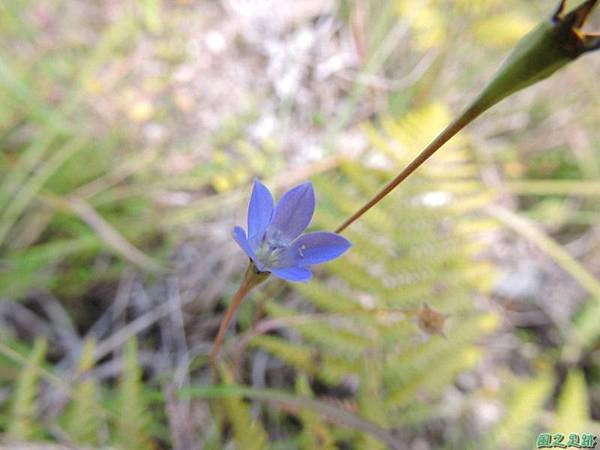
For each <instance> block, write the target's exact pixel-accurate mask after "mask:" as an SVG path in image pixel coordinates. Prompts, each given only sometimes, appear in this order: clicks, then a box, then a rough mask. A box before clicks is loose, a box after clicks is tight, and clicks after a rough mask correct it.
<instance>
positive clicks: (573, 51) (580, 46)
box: [335, 0, 600, 233]
mask: <svg viewBox="0 0 600 450" xmlns="http://www.w3.org/2000/svg"><path fill="white" fill-rule="evenodd" d="M597 2H598V0H587V1H585V2H584V3H582V4H581V5H579V6H578V7H577V8H575V9H574V10H573V11H571V12H570V13H568V14H565V13H564V10H565V4H566V0H561V2H560V4H559V7H558V9H557V11H556V12H555V13H554V15H553V16H552V18H551V20H549V21H544V22H542V23H541V24H539V25H538V26H537V27H536V28H534V29H533V30H532V31H531V32H529V33H528V34H527V35H526V36H525V37H523V38H522V39H521V40H520V41H519V42H518V43H517V45H516V47H515V48H514V50H513V51H512V53H511V54H510V55H509V57H508V59H507V60H506V61H505V62H504V64H503V65H502V66H501V67H500V69H499V70H498V72H497V73H496V76H495V77H494V78H493V79H492V80H491V81H490V82H489V83H488V85H487V86H486V87H485V88H484V89H483V91H482V92H481V94H480V95H479V96H478V97H477V98H476V99H475V100H474V101H473V102H472V103H471V104H470V106H468V107H467V108H466V109H465V111H464V112H463V113H462V114H460V115H459V116H458V117H456V118H455V119H454V120H453V121H452V122H451V123H450V125H448V126H447V127H446V129H444V130H443V131H442V132H441V133H440V134H439V135H438V136H437V137H436V138H435V139H434V140H433V141H432V142H431V143H430V144H429V145H428V146H427V147H425V149H424V150H423V151H422V152H421V153H420V154H419V155H418V156H417V157H416V158H415V159H414V160H413V161H412V162H411V163H410V164H409V165H408V166H406V168H404V169H403V170H402V171H401V172H400V173H399V174H398V175H397V176H396V177H395V178H394V179H393V180H392V181H390V182H389V183H388V184H387V185H385V186H384V187H383V188H382V189H381V190H380V191H379V192H378V193H377V194H376V195H375V196H374V197H373V198H372V199H371V200H369V201H368V202H367V203H366V204H365V205H364V206H362V207H361V208H360V209H359V210H358V211H357V212H356V213H354V214H353V215H352V216H351V217H350V218H348V219H347V220H346V221H345V222H344V223H343V224H342V225H340V226H339V227H338V228H337V229H336V230H335V231H336V233H341V232H342V231H344V230H345V229H346V228H347V227H348V226H349V225H351V224H352V223H353V222H354V221H356V220H357V219H358V218H359V217H361V216H362V215H363V214H364V213H366V212H367V211H368V210H369V209H371V208H372V207H373V206H374V205H376V204H377V203H379V202H380V201H381V200H382V199H383V198H384V197H385V196H386V195H388V194H389V193H390V192H392V191H393V190H394V188H396V186H398V185H399V184H400V183H401V182H402V181H404V180H405V179H406V178H407V177H408V176H409V175H410V174H412V173H413V172H414V171H415V170H416V169H417V168H418V167H419V166H420V165H421V164H423V163H424V162H425V161H427V160H428V159H429V158H430V157H431V156H432V155H433V154H434V153H435V152H436V151H437V150H439V149H440V147H442V146H443V145H444V144H445V143H446V142H448V140H450V139H451V138H452V137H453V136H454V135H456V134H457V133H458V132H459V131H460V130H462V129H463V128H464V127H465V126H467V125H468V124H469V123H471V122H472V121H473V120H475V119H476V118H477V117H478V116H479V115H481V114H482V113H483V112H485V111H486V110H487V109H489V108H491V107H492V106H494V105H495V104H496V103H498V102H500V101H501V100H503V99H504V98H506V97H508V96H509V95H511V94H513V93H515V92H517V91H520V90H522V89H525V88H526V87H528V86H531V85H532V84H535V83H537V82H538V81H541V80H543V79H546V78H548V77H549V76H550V75H552V74H553V73H554V72H556V71H557V70H558V69H560V68H561V67H564V66H565V65H567V64H569V63H570V62H571V61H573V60H575V59H576V58H578V57H579V56H581V55H582V54H583V53H586V52H590V51H594V50H598V49H599V48H600V34H590V33H587V34H586V33H583V32H582V30H581V27H582V26H583V25H584V23H585V21H586V20H587V18H588V16H589V14H590V13H591V11H592V10H593V8H594V7H595V6H596V3H597Z"/></svg>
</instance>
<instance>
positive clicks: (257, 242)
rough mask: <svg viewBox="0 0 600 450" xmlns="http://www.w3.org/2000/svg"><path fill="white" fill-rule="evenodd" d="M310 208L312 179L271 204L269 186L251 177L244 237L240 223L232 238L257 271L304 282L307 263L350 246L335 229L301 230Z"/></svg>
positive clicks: (326, 258)
mask: <svg viewBox="0 0 600 450" xmlns="http://www.w3.org/2000/svg"><path fill="white" fill-rule="evenodd" d="M314 211H315V193H314V190H313V187H312V183H310V182H307V183H303V184H301V185H299V186H296V187H295V188H292V189H290V190H289V191H287V192H286V193H285V194H283V197H281V199H280V200H279V203H277V205H276V206H275V205H274V201H273V196H272V195H271V192H269V189H267V187H266V186H265V185H264V184H262V183H261V182H260V181H259V180H257V179H255V180H254V188H253V189H252V196H251V198H250V204H249V205H248V237H246V232H245V231H244V230H243V229H242V228H241V227H235V228H234V229H233V238H234V239H235V241H236V242H237V243H238V245H239V246H240V247H241V248H242V250H244V252H246V254H247V255H248V256H249V257H250V259H251V260H252V261H253V263H254V265H255V266H256V269H257V270H258V271H259V272H271V273H272V274H273V275H275V276H276V277H279V278H282V279H284V280H288V281H304V282H306V281H308V280H310V278H311V276H312V273H311V271H310V270H309V266H311V265H313V264H319V263H323V262H326V261H329V260H331V259H334V258H337V257H338V256H340V255H341V254H342V253H344V252H345V251H346V250H348V249H349V248H350V246H351V244H350V242H349V241H348V240H347V239H345V238H344V237H342V236H340V235H339V234H335V233H328V232H325V231H318V232H315V233H307V234H302V232H303V231H304V230H305V229H306V227H307V226H308V224H309V223H310V221H311V219H312V216H313V213H314ZM301 234H302V235H301Z"/></svg>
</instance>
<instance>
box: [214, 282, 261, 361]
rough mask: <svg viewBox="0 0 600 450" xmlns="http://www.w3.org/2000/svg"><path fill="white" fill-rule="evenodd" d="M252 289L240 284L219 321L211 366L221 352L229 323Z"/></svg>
mask: <svg viewBox="0 0 600 450" xmlns="http://www.w3.org/2000/svg"><path fill="white" fill-rule="evenodd" d="M251 289H252V286H250V285H248V284H246V283H244V284H242V285H241V286H240V287H239V289H238V290H237V292H236V293H235V295H234V296H233V299H232V300H231V305H229V308H227V312H226V313H225V317H223V320H222V321H221V325H219V332H218V333H217V337H216V338H215V343H214V344H213V349H212V352H211V353H210V360H211V361H212V363H213V365H215V363H216V361H217V358H218V357H219V352H220V351H221V346H222V345H223V339H224V338H225V333H227V328H228V327H229V323H230V322H231V319H233V316H234V314H235V312H236V311H237V309H238V308H239V306H240V305H241V304H242V300H244V298H245V297H246V295H247V294H248V292H250V290H251Z"/></svg>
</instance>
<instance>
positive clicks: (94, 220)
mask: <svg viewBox="0 0 600 450" xmlns="http://www.w3.org/2000/svg"><path fill="white" fill-rule="evenodd" d="M44 200H45V201H46V202H47V203H49V204H50V205H52V206H54V207H55V208H57V209H61V210H63V211H69V212H72V213H74V214H76V215H77V216H78V217H79V218H81V220H83V221H84V222H85V223H87V224H88V225H89V226H90V227H91V228H92V229H93V230H94V231H95V232H96V233H98V236H100V238H101V239H102V240H103V241H104V242H105V243H106V245H108V246H109V247H110V248H112V249H113V250H114V251H115V252H117V253H118V254H119V255H121V256H122V257H123V258H125V259H126V260H128V261H130V262H132V263H133V264H135V265H137V266H139V267H141V268H143V269H145V270H148V271H151V272H162V271H164V270H165V267H163V265H162V264H160V263H159V262H158V261H156V260H154V259H153V258H151V257H149V256H148V255H146V254H145V253H144V252H142V251H141V250H139V249H138V248H136V247H135V246H134V245H133V244H131V243H130V242H129V241H128V240H127V239H125V238H124V237H123V235H121V233H119V232H118V231H117V230H116V229H115V228H114V227H113V226H112V225H110V224H109V223H108V222H106V221H105V220H104V219H103V218H102V216H101V215H100V214H98V213H97V212H96V210H95V209H94V208H92V207H91V206H90V205H89V204H87V203H86V202H84V201H83V200H81V199H79V198H74V197H67V198H63V197H59V196H56V195H49V194H46V195H45V196H44Z"/></svg>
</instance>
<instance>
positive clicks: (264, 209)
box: [248, 177, 275, 239]
mask: <svg viewBox="0 0 600 450" xmlns="http://www.w3.org/2000/svg"><path fill="white" fill-rule="evenodd" d="M274 203H275V202H274V200H273V195H272V194H271V191H269V188H267V187H266V186H265V185H264V184H263V183H262V182H261V181H260V180H259V179H258V178H256V177H255V178H254V184H253V187H252V194H251V195H250V202H249V203H248V239H252V238H254V237H255V236H257V235H261V234H262V233H264V232H265V230H266V229H267V226H268V225H269V223H270V222H271V218H272V217H273V209H274V208H275V206H274Z"/></svg>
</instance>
